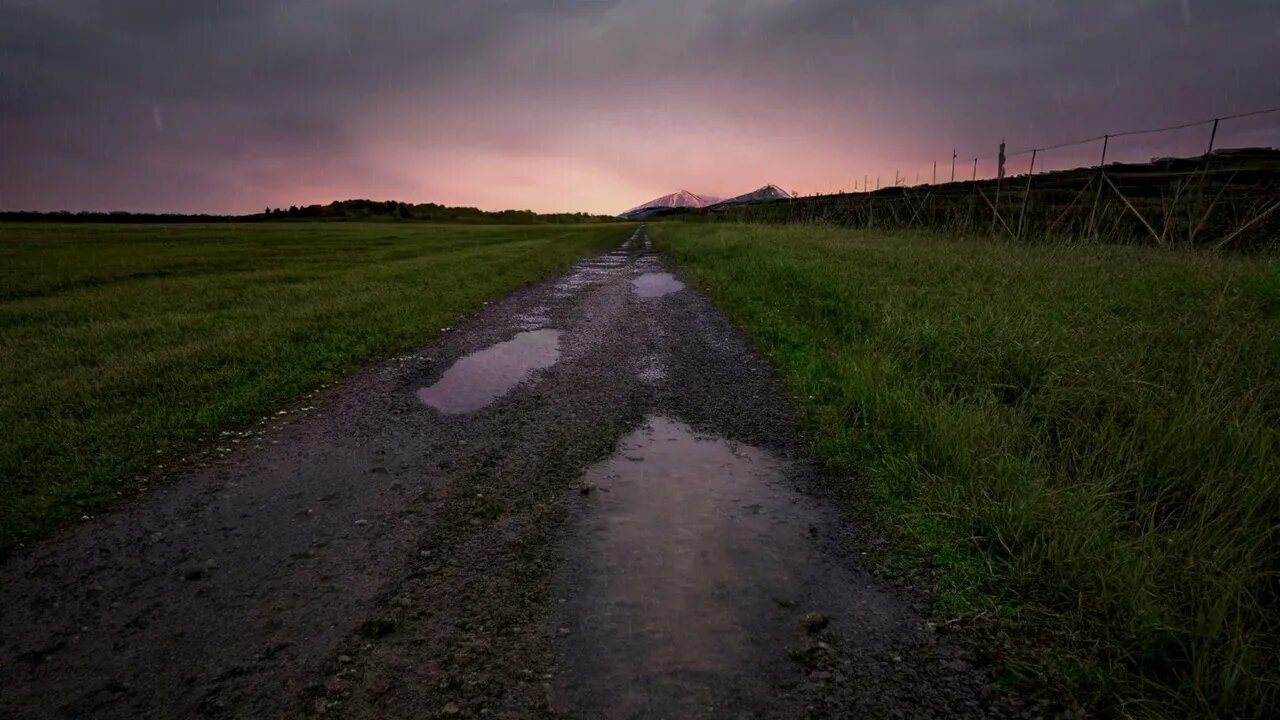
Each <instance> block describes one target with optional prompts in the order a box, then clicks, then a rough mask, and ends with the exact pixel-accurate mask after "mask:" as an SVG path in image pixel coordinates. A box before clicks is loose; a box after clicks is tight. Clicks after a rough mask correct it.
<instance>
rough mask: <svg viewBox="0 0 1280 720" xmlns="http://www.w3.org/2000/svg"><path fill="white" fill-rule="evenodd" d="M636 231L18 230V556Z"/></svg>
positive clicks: (14, 237)
mask: <svg viewBox="0 0 1280 720" xmlns="http://www.w3.org/2000/svg"><path fill="white" fill-rule="evenodd" d="M627 232H628V230H627V229H625V228H624V227H622V226H617V225H615V226H596V225H592V226H521V227H501V226H460V225H427V224H416V223H415V224H386V223H376V224H354V223H353V224H347V223H343V224H336V223H333V224H320V223H305V224H304V223H281V224H250V225H240V226H235V225H225V224H220V225H197V226H190V225H183V226H169V227H165V226H147V225H90V226H86V225H54V224H44V225H35V224H32V225H25V224H23V225H19V224H0V347H2V348H3V355H2V359H0V427H3V429H4V431H3V436H0V555H3V554H4V553H5V552H7V551H10V550H12V549H13V547H14V546H15V545H16V544H17V543H20V542H24V541H28V540H31V539H35V538H38V537H40V536H42V535H44V534H47V533H48V532H49V531H50V530H51V529H52V528H54V527H56V526H57V525H58V524H59V523H62V522H64V521H66V520H67V519H69V518H74V517H79V516H80V515H81V514H83V513H89V512H93V511H95V510H98V509H101V508H103V507H104V506H105V505H106V504H108V503H109V502H110V501H111V500H112V499H114V498H115V497H116V496H117V495H118V494H127V492H128V491H129V490H131V489H133V488H134V487H135V485H136V481H137V479H138V477H139V474H140V473H143V472H145V471H146V470H147V469H148V468H150V467H152V466H153V465H154V464H155V463H157V462H159V461H160V460H164V459H169V458H172V457H174V456H176V455H179V454H181V453H184V452H187V451H189V450H191V449H193V448H198V447H200V446H202V445H205V444H207V443H208V442H209V441H210V439H211V438H213V437H215V436H216V434H217V433H218V432H219V431H223V430H225V429H228V428H235V427H237V426H247V425H248V424H250V423H252V422H253V421H255V420H256V419H257V418H259V417H261V416H262V415H263V414H265V413H267V412H268V411H270V410H272V409H274V408H277V407H280V406H282V405H286V404H288V403H291V402H294V401H296V400H297V399H298V398H300V397H301V396H302V395H303V394H305V393H306V392H308V391H310V390H312V389H314V388H317V387H318V386H320V385H321V384H323V383H324V382H326V381H329V380H333V379H336V378H338V377H341V376H342V375H343V374H344V373H347V372H349V371H350V370H351V369H353V368H355V367H356V366H358V365H360V364H361V363H365V362H368V361H371V360H373V359H377V358H381V357H384V356H387V355H389V354H391V353H394V352H396V351H399V350H402V349H405V348H410V347H414V346H418V345H422V344H425V343H429V342H431V341H432V340H433V339H434V338H435V337H436V336H437V335H438V334H439V332H440V330H441V328H443V327H445V326H447V325H450V324H451V323H452V322H453V321H454V320H455V319H457V318H458V317H459V316H461V315H464V314H466V313H467V312H469V311H472V310H474V309H475V308H476V307H477V306H479V305H480V304H481V303H482V302H483V301H485V300H487V299H490V298H493V297H496V296H500V295H502V294H503V293H505V292H507V291H509V290H511V289H512V288H514V287H516V286H518V285H520V284H522V283H528V282H530V281H534V280H538V279H540V278H543V277H546V276H549V275H552V274H555V273H557V272H559V271H561V270H563V269H564V268H565V267H567V266H568V265H569V264H570V263H571V262H572V261H574V260H575V259H577V258H579V257H581V256H582V255H584V254H588V253H594V252H597V251H601V250H603V249H605V248H608V247H611V246H613V245H615V244H617V243H620V242H621V241H622V240H623V239H624V238H625V236H626V234H627Z"/></svg>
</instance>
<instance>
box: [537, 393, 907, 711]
mask: <svg viewBox="0 0 1280 720" xmlns="http://www.w3.org/2000/svg"><path fill="white" fill-rule="evenodd" d="M785 472H786V465H785V464H784V463H782V462H781V461H779V460H778V459H776V458H774V457H773V456H771V455H770V454H769V453H767V452H765V451H763V450H760V449H757V448H753V447H749V446H743V445H737V444H733V443H729V442H726V441H724V440H721V439H719V438H715V437H707V436H698V435H696V434H695V433H694V432H693V431H691V430H690V429H689V427H688V426H686V425H684V424H682V423H679V422H676V421H673V420H669V419H667V418H662V417H652V418H650V419H649V420H648V421H647V423H646V425H645V426H644V427H643V428H641V429H640V430H637V431H636V432H634V433H632V434H631V435H629V436H628V437H626V438H624V439H623V441H622V444H621V446H620V448H619V450H618V452H617V454H616V455H615V456H614V457H613V458H612V459H610V460H608V461H605V462H604V463H601V464H599V465H596V466H594V467H592V468H591V469H589V470H588V471H587V475H586V479H585V481H586V482H587V483H588V484H589V486H592V487H594V488H595V489H594V490H593V491H591V492H590V493H589V495H588V496H587V499H586V500H585V501H584V503H585V508H584V509H583V510H582V518H581V519H580V521H579V524H578V526H577V528H576V529H575V531H574V533H573V534H572V535H571V539H570V546H569V550H568V553H567V559H568V561H569V565H568V567H569V568H570V569H569V570H567V571H566V572H567V573H569V575H570V577H569V579H568V580H567V581H565V583H564V585H565V587H563V588H562V590H561V597H563V598H564V601H563V603H562V604H561V605H560V610H559V611H558V617H557V618H556V627H557V628H558V630H557V632H558V633H559V635H560V640H559V645H560V647H559V654H560V656H561V667H562V672H561V673H560V674H559V676H558V679H557V685H556V686H555V687H554V688H553V702H554V703H555V706H554V707H555V709H556V710H557V711H560V712H563V713H565V714H567V715H569V716H571V717H584V718H586V717H670V718H677V717H678V718H696V717H739V716H740V714H741V713H743V712H747V713H748V714H747V715H746V716H747V717H775V716H778V715H779V714H781V712H780V709H779V708H778V707H776V705H777V704H778V703H779V702H781V701H780V700H779V699H778V698H779V697H781V696H782V693H780V692H779V689H778V688H779V687H781V686H783V685H784V684H785V683H787V682H788V681H789V679H790V680H794V679H795V678H796V677H797V673H798V672H799V670H798V666H797V665H796V664H795V663H794V661H792V660H791V659H790V658H789V657H788V654H787V647H788V646H789V645H790V644H791V643H793V642H794V641H795V639H796V636H797V627H798V626H797V622H798V619H799V617H800V616H801V615H802V614H803V613H805V612H808V611H812V610H820V611H822V612H824V613H826V614H827V615H828V616H830V617H831V618H832V623H833V627H834V628H837V629H838V631H839V632H840V633H841V634H842V636H844V637H845V638H846V642H848V643H849V644H850V646H851V647H852V649H854V650H856V651H859V652H874V651H877V650H881V649H883V648H884V647H885V646H886V644H887V643H888V641H889V640H890V639H891V638H892V637H894V636H896V633H898V632H900V631H902V629H903V628H905V627H906V623H907V622H908V616H907V614H906V611H905V610H903V609H902V606H901V604H900V603H898V602H896V600H895V599H894V598H893V597H892V596H891V595H889V594H888V593H886V592H884V591H882V590H879V589H876V588H874V587H873V586H872V585H871V584H870V583H871V581H870V580H869V579H868V577H867V576H864V575H862V574H861V573H858V572H856V571H854V570H851V569H850V568H849V567H848V565H847V563H846V562H845V561H844V560H842V559H840V558H838V557H835V556H834V555H833V554H832V552H834V551H833V550H830V549H829V548H830V543H831V541H830V540H829V539H828V540H825V541H824V540H822V539H821V538H830V537H831V528H834V527H839V525H838V524H837V523H839V522H840V521H839V519H838V517H836V516H835V515H834V513H832V512H831V511H830V510H828V509H826V508H825V507H824V506H820V505H818V504H817V503H816V502H815V501H813V500H812V499H810V498H809V497H807V496H804V495H801V494H800V493H798V492H796V491H795V490H794V489H793V488H792V487H791V486H790V484H789V483H788V482H787V481H786V479H785ZM837 537H839V536H837ZM823 542H827V543H828V545H823V544H822V543H823ZM837 544H838V543H837Z"/></svg>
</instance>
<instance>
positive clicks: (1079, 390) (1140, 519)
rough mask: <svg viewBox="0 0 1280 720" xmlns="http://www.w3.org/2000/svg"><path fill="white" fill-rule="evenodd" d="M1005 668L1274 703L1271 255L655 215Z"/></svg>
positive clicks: (1089, 682) (1248, 710)
mask: <svg viewBox="0 0 1280 720" xmlns="http://www.w3.org/2000/svg"><path fill="white" fill-rule="evenodd" d="M650 231H651V234H652V235H653V236H654V237H655V240H656V241H657V243H658V245H659V247H660V248H662V249H663V251H664V252H665V253H666V254H667V255H668V256H669V257H670V258H671V259H673V260H674V261H675V263H677V264H678V265H679V266H680V267H682V268H683V272H684V273H685V274H686V275H687V276H688V277H690V278H691V279H692V280H693V281H694V282H695V284H697V285H699V286H701V287H702V288H704V289H705V290H707V291H708V292H709V293H710V294H711V295H712V296H713V297H714V298H715V299H716V300H717V301H718V302H719V303H720V304H721V305H722V306H723V307H724V308H726V310H727V311H728V312H729V313H730V314H731V315H732V316H733V317H734V318H735V319H736V320H737V321H738V322H740V323H741V324H742V325H743V326H744V327H745V328H746V329H747V330H748V331H749V332H750V333H751V334H752V335H753V336H754V337H755V338H756V340H757V342H758V343H759V344H760V346H761V347H762V348H763V349H764V350H765V351H766V352H767V353H768V354H769V355H770V356H771V358H772V359H773V361H774V362H775V363H776V364H777V366H778V367H779V368H780V369H781V371H782V373H783V375H784V377H785V378H786V381H787V382H788V385H789V388H790V390H791V392H792V393H793V396H794V402H795V404H796V407H797V408H798V410H799V413H800V416H801V418H802V420H803V422H804V426H805V429H806V431H807V432H808V433H809V436H810V437H811V439H812V442H813V446H814V448H815V450H816V452H817V453H818V455H819V457H821V458H822V459H823V460H825V461H827V462H830V463H831V464H832V465H833V466H834V467H836V468H840V469H843V470H847V471H850V472H854V473H856V474H857V475H858V476H860V477H862V478H865V480H866V481H867V483H868V486H869V488H870V492H871V496H872V498H873V499H874V501H875V503H876V505H877V510H878V513H877V514H878V517H880V518H881V519H882V520H883V522H884V523H885V525H886V527H887V528H889V529H890V530H891V531H892V532H893V533H894V534H895V535H896V536H897V537H899V538H901V539H903V540H905V541H906V543H905V544H906V546H907V547H909V548H911V549H912V550H913V552H914V556H915V557H916V558H917V559H923V560H927V561H931V564H933V565H934V566H935V567H936V568H937V572H938V575H937V581H938V588H939V595H938V602H939V607H940V609H941V611H942V612H944V613H947V614H951V615H957V616H959V615H969V616H974V615H979V614H982V613H985V614H986V617H988V618H997V619H998V620H997V625H996V628H995V629H996V630H997V631H998V632H1000V633H1012V637H1013V638H1014V639H1015V642H1014V643H1012V644H1011V646H1010V647H1011V649H1010V650H1009V651H1008V652H1009V654H1008V655H1007V657H1006V658H1005V659H1004V660H1005V662H1004V670H1005V672H1006V679H1007V680H1008V681H1010V682H1014V683H1017V684H1019V685H1020V686H1021V687H1023V688H1024V689H1038V690H1039V691H1041V692H1044V693H1046V694H1049V695H1053V696H1057V697H1060V698H1061V697H1075V698H1079V699H1081V700H1083V701H1085V702H1086V703H1087V704H1088V705H1089V706H1091V707H1092V708H1094V709H1095V710H1097V711H1101V712H1102V713H1104V714H1118V715H1123V716H1135V717H1189V716H1203V717H1213V716H1241V717H1264V716H1268V714H1269V713H1271V712H1274V711H1275V708H1276V707H1280V640H1278V635H1280V610H1278V609H1277V608H1278V606H1280V577H1278V574H1280V529H1278V528H1280V263H1278V262H1277V261H1276V260H1275V258H1274V257H1222V256H1213V255H1209V254H1197V253H1193V252H1189V251H1188V252H1181V251H1168V250H1165V251H1161V250H1156V249H1148V248H1134V247H1115V246H1105V247H1104V246H1074V247H1073V246H1052V247H1049V246H1027V245H1021V246H1019V245H1013V244H1007V243H999V242H989V241H972V240H946V239H939V238H936V237H935V238H929V237H924V236H919V235H911V234H874V233H866V232H858V231H848V230H836V229H830V228H820V227H798V226H789V227H780V226H769V227H765V226H753V225H716V224H679V223H658V224H654V225H652V226H651V227H650Z"/></svg>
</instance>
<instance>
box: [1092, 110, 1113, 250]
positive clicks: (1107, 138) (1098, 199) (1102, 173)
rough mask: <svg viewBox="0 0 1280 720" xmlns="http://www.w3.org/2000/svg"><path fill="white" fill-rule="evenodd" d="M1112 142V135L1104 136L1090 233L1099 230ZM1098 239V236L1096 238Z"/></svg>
mask: <svg viewBox="0 0 1280 720" xmlns="http://www.w3.org/2000/svg"><path fill="white" fill-rule="evenodd" d="M1110 143H1111V136H1110V135H1103V136H1102V159H1101V160H1099V161H1098V193H1097V194H1096V195H1094V196H1093V209H1092V210H1090V211H1089V228H1088V230H1089V234H1090V235H1092V234H1094V233H1095V232H1096V231H1097V226H1096V225H1095V222H1096V221H1097V215H1098V204H1099V203H1101V202H1102V184H1103V183H1102V181H1103V180H1104V179H1105V178H1106V177H1107V169H1106V168H1107V145H1109V144H1110ZM1095 239H1096V238H1095Z"/></svg>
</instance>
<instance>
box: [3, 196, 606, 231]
mask: <svg viewBox="0 0 1280 720" xmlns="http://www.w3.org/2000/svg"><path fill="white" fill-rule="evenodd" d="M275 220H331V221H344V220H391V221H398V220H403V221H430V222H461V223H488V224H495V225H541V224H559V223H590V222H609V221H614V220H617V218H615V217H612V216H609V215H591V214H588V213H550V214H544V213H535V212H533V211H532V210H499V211H496V212H490V211H486V210H480V209H478V208H473V207H447V206H445V205H437V204H436V203H418V204H414V203H404V202H396V201H395V200H386V201H379V200H338V201H336V202H331V203H329V204H328V205H306V206H303V207H299V206H297V205H292V206H290V207H289V208H288V209H285V208H271V207H267V208H266V209H265V211H264V212H261V213H258V214H255V215H182V214H177V213H130V212H120V211H117V212H68V211H65V210H62V211H57V212H35V211H10V212H0V222H4V221H8V222H62V223H218V222H264V221H275Z"/></svg>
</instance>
